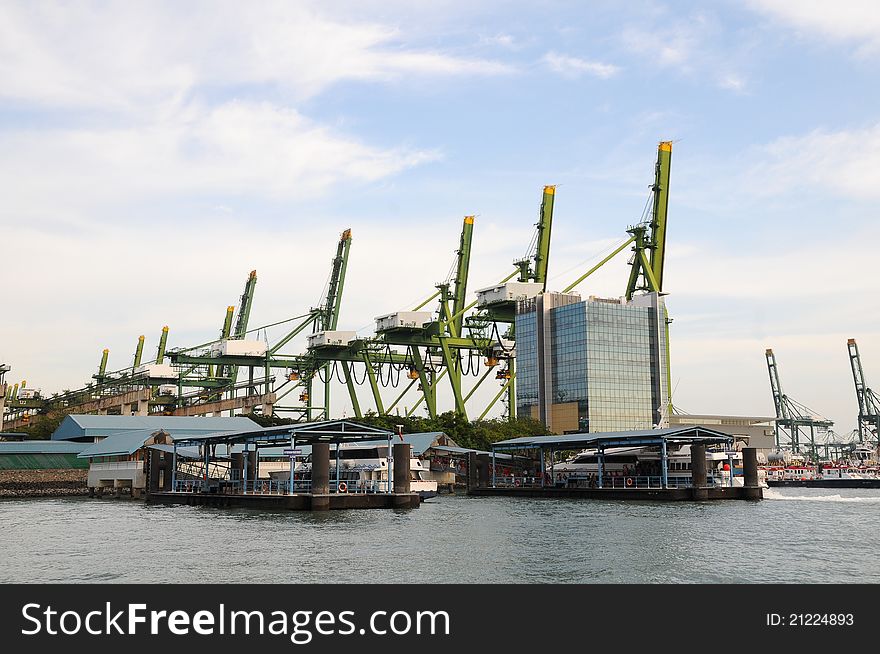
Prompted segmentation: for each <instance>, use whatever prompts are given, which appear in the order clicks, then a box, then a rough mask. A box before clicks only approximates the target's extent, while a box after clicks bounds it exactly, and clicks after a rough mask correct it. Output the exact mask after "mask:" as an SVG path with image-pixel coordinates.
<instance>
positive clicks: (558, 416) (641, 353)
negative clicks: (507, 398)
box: [516, 293, 668, 433]
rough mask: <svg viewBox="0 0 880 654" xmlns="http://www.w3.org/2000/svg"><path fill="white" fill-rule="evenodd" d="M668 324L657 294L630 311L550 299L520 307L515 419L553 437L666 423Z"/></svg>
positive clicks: (613, 304) (611, 304) (628, 306)
mask: <svg viewBox="0 0 880 654" xmlns="http://www.w3.org/2000/svg"><path fill="white" fill-rule="evenodd" d="M665 321H666V309H665V306H664V304H663V298H662V297H660V296H658V295H657V294H648V295H645V296H640V297H637V298H633V300H632V301H631V302H628V303H627V302H621V301H619V300H601V299H594V298H591V299H589V300H585V301H581V300H580V298H578V297H577V296H572V295H561V294H552V293H548V294H545V295H543V296H541V297H539V298H536V299H535V300H531V301H528V302H522V303H520V306H519V308H518V312H517V317H516V334H517V339H516V340H517V411H518V414H519V415H523V416H533V417H535V418H538V419H540V420H542V421H543V422H544V423H545V424H547V426H548V427H550V429H551V430H552V431H554V432H556V433H564V432H571V431H591V432H600V431H622V430H628V429H645V428H650V427H651V426H652V425H654V424H657V423H659V422H661V420H662V418H663V416H664V413H665V408H666V404H667V398H668V389H667V374H666V329H665V326H666V325H665Z"/></svg>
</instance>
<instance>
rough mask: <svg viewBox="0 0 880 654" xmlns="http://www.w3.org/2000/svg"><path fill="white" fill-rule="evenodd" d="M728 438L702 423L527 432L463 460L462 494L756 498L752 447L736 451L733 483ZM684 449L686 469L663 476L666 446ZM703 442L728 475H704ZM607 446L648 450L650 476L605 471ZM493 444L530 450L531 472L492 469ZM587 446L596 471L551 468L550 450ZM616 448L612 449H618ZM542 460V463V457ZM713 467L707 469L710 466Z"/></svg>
mask: <svg viewBox="0 0 880 654" xmlns="http://www.w3.org/2000/svg"><path fill="white" fill-rule="evenodd" d="M732 445H733V437H732V436H730V435H729V434H725V433H723V432H719V431H716V430H713V429H709V428H707V427H702V426H693V427H691V426H688V427H677V428H670V429H646V430H638V431H628V432H607V433H596V434H589V433H584V434H566V435H562V436H527V437H523V438H514V439H510V440H506V441H500V442H498V443H494V444H493V446H492V453H491V454H475V453H473V454H471V455H470V457H469V465H468V494H469V495H474V496H478V497H486V496H501V497H548V498H549V497H555V498H585V499H609V500H663V501H693V500H698V501H700V500H760V499H763V491H762V488H761V486H760V485H759V483H758V459H757V451H756V450H755V448H744V449H743V450H742V461H743V464H742V465H743V468H742V470H743V475H742V485H739V484H738V483H736V481H735V475H734V471H735V466H734V465H733V456H734V455H735V454H737V452H734V451H732V450H731V449H729V448H731V447H732ZM683 446H687V447H689V448H690V467H689V471H688V472H687V473H686V474H681V472H680V471H679V472H678V473H677V474H675V475H670V470H669V456H670V453H671V452H674V451H678V450H681V448H682V447H683ZM707 446H709V447H712V448H714V449H715V451H716V452H718V451H720V452H723V453H724V454H726V455H727V456H728V457H729V458H728V461H729V463H728V465H727V470H728V471H729V473H728V474H726V475H724V476H722V477H720V478H719V477H717V476H716V475H715V474H713V475H711V476H710V474H709V471H708V469H707V464H706V457H707V450H706V448H707ZM614 448H632V449H633V450H635V449H636V448H656V450H657V452H658V455H659V456H658V457H657V458H658V464H659V466H658V469H657V470H656V473H657V474H651V473H649V474H643V473H641V472H640V471H635V470H630V471H629V472H623V473H620V472H619V471H615V473H614V474H611V473H610V472H608V470H607V468H606V465H605V460H606V456H612V455H611V454H608V452H607V451H608V450H613V449H614ZM498 450H507V451H519V452H522V453H525V452H532V453H535V454H536V455H537V456H536V457H535V458H536V459H537V461H536V463H535V468H534V470H535V472H531V473H530V474H529V473H528V472H523V471H522V470H520V471H513V474H510V475H506V474H503V473H499V466H498V465H497V461H496V457H495V453H496V451H498ZM585 450H586V451H591V450H592V451H594V452H595V453H596V462H597V470H596V472H595V473H590V474H583V473H580V474H577V475H569V476H567V477H566V478H561V477H562V476H561V475H558V474H555V473H554V461H555V456H554V453H556V452H559V451H564V452H573V453H574V452H582V451H585ZM618 452H619V450H618ZM548 455H549V460H550V465H549V466H548V465H547V464H546V461H547V460H548ZM712 472H713V473H714V472H715V471H712Z"/></svg>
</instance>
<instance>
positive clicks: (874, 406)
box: [846, 338, 880, 443]
mask: <svg viewBox="0 0 880 654" xmlns="http://www.w3.org/2000/svg"><path fill="white" fill-rule="evenodd" d="M846 348H847V351H848V352H849V363H850V366H851V367H852V374H853V382H855V387H856V401H857V402H858V403H859V427H858V432H859V443H864V442H865V441H868V442H870V443H877V437H878V434H880V396H878V395H877V393H875V392H874V391H872V390H871V389H870V388H868V385H867V384H866V383H865V373H864V371H863V370H862V358H861V357H860V356H859V346H858V345H856V339H854V338H850V339H849V340H847V342H846Z"/></svg>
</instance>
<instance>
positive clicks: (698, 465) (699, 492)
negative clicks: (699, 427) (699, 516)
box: [691, 444, 709, 500]
mask: <svg viewBox="0 0 880 654" xmlns="http://www.w3.org/2000/svg"><path fill="white" fill-rule="evenodd" d="M691 486H692V488H691V497H693V498H694V499H695V500H707V499H709V491H708V490H707V489H706V446H705V445H702V444H700V445H691Z"/></svg>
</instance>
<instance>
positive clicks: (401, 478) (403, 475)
mask: <svg viewBox="0 0 880 654" xmlns="http://www.w3.org/2000/svg"><path fill="white" fill-rule="evenodd" d="M410 451H411V450H410V445H409V443H395V444H394V486H393V488H394V495H393V496H392V498H391V506H393V507H394V508H409V506H410V497H409V494H410V488H411V485H410V483H409V461H410V458H411V454H410Z"/></svg>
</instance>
